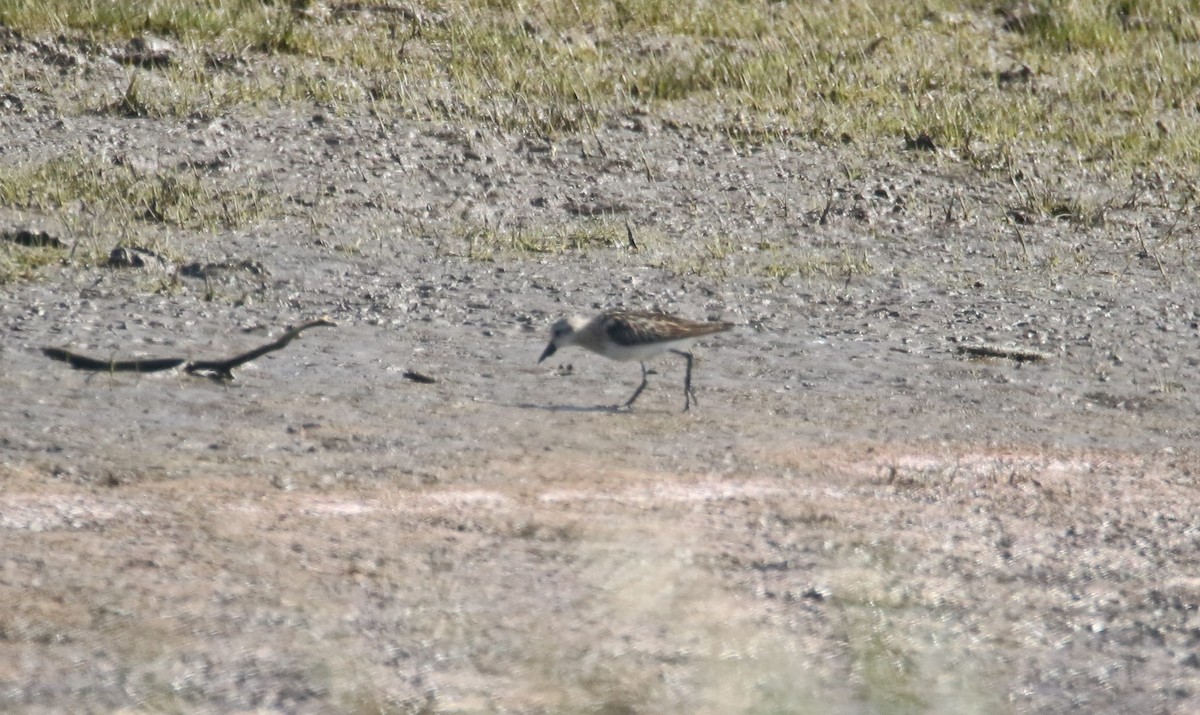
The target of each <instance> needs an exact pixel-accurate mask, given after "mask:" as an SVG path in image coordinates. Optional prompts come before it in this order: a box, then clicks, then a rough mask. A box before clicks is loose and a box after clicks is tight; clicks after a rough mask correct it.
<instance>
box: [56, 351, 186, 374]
mask: <svg viewBox="0 0 1200 715" xmlns="http://www.w3.org/2000/svg"><path fill="white" fill-rule="evenodd" d="M42 354H43V355H45V356H46V357H48V358H50V359H51V360H59V361H61V362H65V363H67V364H68V365H70V366H71V367H73V368H75V369H76V370H93V371H95V372H161V371H163V370H170V369H171V368H173V367H179V366H180V365H182V364H183V363H184V362H186V358H155V359H145V360H99V359H97V358H90V357H88V356H86V355H79V354H77V353H73V352H71V351H70V350H64V349H63V348H42Z"/></svg>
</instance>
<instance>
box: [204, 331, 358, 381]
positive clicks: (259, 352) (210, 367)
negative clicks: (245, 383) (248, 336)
mask: <svg viewBox="0 0 1200 715" xmlns="http://www.w3.org/2000/svg"><path fill="white" fill-rule="evenodd" d="M322 325H327V326H336V325H337V323H335V322H333V321H332V320H330V319H328V318H318V319H316V320H310V321H308V322H306V323H301V324H300V325H297V326H296V327H294V328H291V329H289V330H288V331H287V332H286V333H284V334H283V335H281V336H280V337H279V339H278V340H276V341H275V342H272V343H267V344H266V345H263V346H261V347H257V348H254V349H253V350H250V351H249V352H244V353H242V354H241V355H235V356H234V357H231V358H229V359H228V360H193V361H191V362H189V363H188V364H187V365H185V366H184V368H183V369H184V370H185V371H187V373H188V374H189V375H196V374H200V375H205V376H206V377H211V378H213V379H214V380H232V379H233V369H234V368H235V367H240V366H242V365H245V364H246V363H248V362H250V361H251V360H255V359H258V358H260V357H262V356H263V355H266V354H267V353H269V352H274V351H276V350H279V349H281V348H283V347H284V346H286V345H287V344H288V343H290V342H292V340H294V339H296V338H297V337H298V336H299V335H300V333H302V332H304V331H305V330H308V329H309V328H315V327H318V326H322Z"/></svg>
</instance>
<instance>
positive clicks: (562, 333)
mask: <svg viewBox="0 0 1200 715" xmlns="http://www.w3.org/2000/svg"><path fill="white" fill-rule="evenodd" d="M732 327H733V323H701V322H697V321H695V320H686V319H684V318H677V317H675V316H673V315H667V314H666V313H636V312H626V311H606V312H604V313H601V314H600V315H597V316H596V317H594V318H580V317H575V318H563V319H561V320H559V321H558V322H556V323H555V324H554V326H553V327H552V328H550V344H549V345H547V346H546V349H545V351H543V352H542V356H541V357H540V358H538V362H541V361H543V360H545V359H546V358H548V357H550V356H551V355H553V354H554V353H555V352H556V351H557V350H558V349H559V348H565V347H568V346H571V345H578V346H579V347H581V348H587V349H588V350H591V351H592V352H594V353H599V354H601V355H603V356H604V357H606V358H611V359H613V360H621V361H625V360H637V361H638V362H639V363H640V364H641V366H642V384H640V385H638V388H637V389H636V390H634V392H633V396H632V397H630V398H629V399H628V400H626V401H625V404H624V405H622V407H629V406H630V405H632V404H633V401H634V400H636V399H637V398H638V395H641V394H642V390H644V389H646V363H645V361H646V360H649V359H650V358H652V357H655V356H657V355H661V354H663V353H666V352H671V353H675V354H676V355H682V356H683V357H685V358H687V375H686V376H685V377H684V378H683V411H684V412H687V410H688V408H690V407H691V406H692V403H693V402H696V393H694V392H692V353H691V350H690V348H691V346H692V343H693V342H695V341H696V340H697V339H699V338H702V337H704V336H705V335H712V334H714V333H723V332H725V331H726V330H729V329H730V328H732Z"/></svg>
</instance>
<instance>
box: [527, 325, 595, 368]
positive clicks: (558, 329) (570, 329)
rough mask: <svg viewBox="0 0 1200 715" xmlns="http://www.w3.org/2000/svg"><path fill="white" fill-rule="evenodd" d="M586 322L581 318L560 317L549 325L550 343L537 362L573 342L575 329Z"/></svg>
mask: <svg viewBox="0 0 1200 715" xmlns="http://www.w3.org/2000/svg"><path fill="white" fill-rule="evenodd" d="M586 322H587V321H586V320H583V319H582V318H561V319H559V320H558V321H556V322H555V323H554V325H552V326H550V344H549V345H547V346H546V349H545V350H543V351H542V356H541V357H540V358H538V362H541V361H543V360H545V359H546V358H548V357H550V356H551V355H553V354H554V353H556V352H558V349H559V348H565V347H567V346H568V345H570V344H571V343H573V342H575V331H576V330H578V329H579V328H581V327H582V326H583V324H584V323H586Z"/></svg>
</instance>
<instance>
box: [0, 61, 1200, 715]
mask: <svg viewBox="0 0 1200 715" xmlns="http://www.w3.org/2000/svg"><path fill="white" fill-rule="evenodd" d="M98 83H99V84H100V85H103V82H102V81H101V80H100V79H98ZM110 85H111V86H107V87H105V86H100V87H99V89H98V91H110V92H112V93H114V96H120V95H119V92H120V91H121V88H122V82H121V78H120V77H119V76H114V77H112V78H111V81H110ZM12 91H13V92H15V93H18V94H20V95H21V96H22V98H23V100H22V102H21V103H20V107H19V109H18V110H13V109H9V110H6V111H7V112H8V113H6V114H2V115H0V133H2V135H3V136H4V137H6V139H5V142H4V143H5V145H6V146H5V151H4V153H3V155H0V161H2V162H5V163H7V164H18V163H25V162H30V161H39V160H44V159H45V158H48V157H53V156H60V155H63V154H69V153H70V152H75V151H79V152H83V153H84V154H85V155H88V156H103V157H110V158H111V159H112V160H113V161H114V162H134V163H135V164H137V165H144V166H147V167H150V168H151V169H153V168H155V167H171V166H179V165H181V164H182V163H183V162H192V163H191V164H188V166H204V167H207V168H206V169H205V171H206V172H208V173H207V174H206V177H207V180H211V181H212V182H214V183H224V184H226V185H230V186H240V185H246V186H250V185H254V186H258V187H269V188H270V191H271V193H272V195H273V196H274V197H275V198H276V199H277V200H278V203H279V208H278V210H277V211H276V213H275V214H274V215H272V216H271V217H270V218H269V219H267V220H265V221H264V222H263V223H262V224H261V225H256V226H254V227H253V228H250V229H244V230H242V229H239V230H221V229H214V230H212V231H180V230H174V229H171V228H170V227H164V226H161V225H155V224H149V223H148V224H146V225H144V226H142V225H138V226H132V227H124V228H123V229H122V230H123V231H127V233H121V232H120V231H118V230H117V229H116V227H112V226H108V225H106V224H104V223H103V221H102V217H99V218H97V217H91V218H89V217H88V216H89V214H87V212H86V211H85V210H83V209H81V208H80V207H67V208H66V209H64V211H63V212H62V213H61V214H53V215H42V214H24V213H19V212H15V211H11V210H8V211H0V219H2V220H3V221H4V222H5V224H6V225H4V226H3V228H5V229H6V230H7V229H10V228H11V229H17V228H22V227H28V228H30V229H32V230H37V231H41V230H45V231H47V232H48V233H49V234H51V235H53V236H56V237H58V238H60V239H61V240H62V241H63V242H64V243H65V244H66V245H68V246H69V245H72V244H74V243H75V242H76V241H92V242H94V243H95V244H96V245H95V246H94V248H97V249H102V250H103V251H105V252H106V251H107V249H108V248H110V247H113V246H116V245H117V244H118V242H120V241H122V240H126V241H130V242H137V243H141V244H143V245H154V246H158V247H162V248H163V249H164V250H163V253H164V254H165V255H166V256H167V258H168V260H170V261H174V262H175V263H176V264H185V263H188V262H193V261H199V262H201V263H217V264H221V265H222V266H224V268H223V270H219V271H214V272H213V275H212V276H210V278H209V280H208V281H207V282H205V280H203V279H202V278H195V277H189V276H187V275H182V276H172V275H171V273H170V270H171V269H170V268H168V269H167V271H166V272H164V271H163V270H162V269H161V268H154V267H149V268H143V269H115V268H101V267H92V266H89V265H85V264H84V263H83V262H81V261H77V260H66V261H64V262H63V263H62V264H61V265H57V264H56V265H54V266H52V267H50V268H48V269H46V270H44V271H43V272H42V274H41V275H40V276H39V277H38V278H36V279H35V280H28V281H18V282H13V283H9V284H7V285H4V286H0V335H2V336H3V337H2V339H0V395H3V399H2V400H0V460H2V466H0V533H2V534H3V544H4V548H3V554H0V603H4V604H6V605H5V606H4V608H2V609H0V709H3V710H14V711H15V710H20V711H25V712H84V711H95V712H100V711H111V710H121V709H125V710H143V711H155V712H214V711H238V710H256V709H259V710H273V711H281V712H304V713H308V712H437V713H477V712H522V713H532V712H546V713H550V712H555V713H557V712H596V713H608V714H614V713H734V712H747V713H749V712H754V713H765V712H780V713H782V712H788V713H792V712H812V713H829V712H848V713H851V712H887V713H894V712H927V711H940V712H997V713H1005V712H1066V711H1075V712H1089V713H1126V712H1141V713H1184V712H1189V711H1191V710H1192V709H1193V708H1194V707H1195V702H1196V699H1197V698H1198V697H1200V613H1198V608H1200V517H1198V516H1197V514H1200V509H1198V508H1197V507H1198V506H1200V498H1198V497H1197V489H1196V486H1197V485H1196V478H1195V476H1194V475H1195V470H1196V469H1197V467H1198V466H1200V462H1197V458H1196V455H1195V452H1194V450H1193V449H1192V445H1193V444H1194V443H1195V440H1196V437H1197V421H1196V419H1195V415H1196V410H1197V406H1198V404H1197V403H1198V398H1197V395H1198V393H1197V392H1194V391H1192V389H1191V386H1192V385H1194V384H1197V377H1198V374H1197V373H1198V371H1200V368H1198V366H1200V360H1197V352H1196V340H1197V337H1198V336H1197V332H1198V313H1197V308H1196V306H1197V305H1198V304H1200V300H1198V298H1200V292H1198V290H1197V287H1196V286H1197V282H1196V281H1195V279H1194V278H1195V272H1194V267H1193V265H1192V263H1191V261H1192V257H1191V255H1190V253H1189V251H1188V246H1189V245H1190V244H1186V241H1187V240H1190V239H1188V238H1187V237H1189V236H1191V235H1192V234H1194V233H1195V231H1194V228H1195V215H1194V214H1189V213H1186V212H1184V213H1181V212H1179V211H1178V208H1177V207H1178V206H1179V204H1180V200H1179V198H1178V196H1177V195H1176V193H1175V192H1176V191H1177V190H1178V187H1174V186H1171V185H1168V184H1163V183H1162V182H1157V183H1156V180H1154V179H1153V178H1146V179H1138V180H1136V181H1134V183H1133V185H1113V184H1112V183H1111V182H1109V181H1108V180H1107V179H1106V178H1105V177H1103V176H1097V175H1094V174H1098V173H1100V172H1091V171H1090V170H1088V169H1087V168H1086V165H1083V166H1084V168H1082V169H1081V168H1078V167H1075V168H1071V169H1069V170H1068V169H1060V168H1052V167H1047V166H1042V165H1039V164H1036V163H1033V162H1032V160H1031V163H1030V165H1029V166H1027V167H1023V171H1024V173H1023V177H1024V178H1023V181H1025V182H1026V184H1024V185H1016V186H1014V185H1013V184H1012V183H1011V182H1010V181H1009V180H1008V177H1007V176H1005V177H998V176H993V175H991V174H988V173H979V172H975V171H973V170H970V169H967V168H964V167H963V164H962V163H961V162H960V161H959V160H958V159H957V158H956V157H954V156H952V155H948V154H944V153H943V154H936V153H933V154H931V153H921V152H912V151H906V150H905V148H904V145H903V142H902V141H900V140H898V141H896V142H895V144H894V145H883V146H879V147H871V148H870V149H869V151H868V149H867V148H864V147H859V146H849V147H842V148H831V147H825V146H818V145H816V144H814V143H811V142H807V141H803V140H799V139H797V140H792V141H777V142H771V143H765V144H744V143H734V142H731V141H728V140H725V139H722V138H720V137H714V136H713V133H712V132H710V131H708V130H705V129H703V128H700V127H701V125H702V124H703V122H700V121H697V120H695V119H694V118H686V117H685V118H683V121H680V119H679V118H674V119H672V120H671V121H667V120H666V119H664V118H662V117H653V116H630V117H626V118H623V119H621V120H620V121H616V122H613V123H612V124H610V125H609V126H605V127H602V128H601V129H600V130H599V131H598V132H597V134H596V135H594V136H588V137H585V138H574V137H562V138H557V139H555V140H553V141H541V140H539V141H533V140H530V139H528V138H523V137H519V136H507V135H497V134H495V133H493V132H491V131H489V130H487V129H484V128H477V127H465V126H450V125H437V126H435V125H428V124H419V123H413V122H409V121H406V120H403V119H401V118H391V117H383V118H378V117H368V116H353V115H350V116H340V115H338V114H336V113H331V112H327V111H326V110H324V109H322V108H316V107H314V108H309V109H303V110H302V109H279V110H272V109H256V110H247V111H246V112H245V113H243V114H241V115H239V116H230V117H222V118H220V119H217V120H170V119H161V120H151V119H126V118H119V117H111V116H97V115H85V116H58V115H57V114H56V112H55V111H54V109H53V105H52V104H51V102H50V100H48V99H44V98H43V99H39V98H40V97H41V95H39V94H38V93H37V92H36V91H34V89H33V88H29V87H16V88H14V89H13V90H12ZM13 106H15V105H13ZM1035 184H1036V185H1037V186H1054V187H1056V190H1059V191H1061V192H1063V193H1064V194H1068V195H1074V196H1081V197H1084V198H1085V199H1087V201H1089V202H1091V203H1092V204H1094V205H1102V206H1105V207H1107V208H1106V209H1105V211H1104V213H1103V216H1102V217H1101V218H1100V219H1099V220H1096V221H1093V222H1091V223H1080V222H1078V221H1074V222H1073V221H1070V220H1064V219H1057V218H1054V217H1050V216H1040V217H1039V216H1036V215H1032V216H1031V215H1025V213H1019V212H1018V213H1019V216H1017V217H1014V216H1015V214H1014V207H1019V206H1020V205H1021V200H1022V198H1021V197H1022V194H1021V192H1022V190H1027V189H1028V188H1029V186H1032V185H1035ZM1023 187H1024V188H1023ZM1127 195H1136V197H1137V199H1136V200H1135V201H1124V200H1123V199H1122V198H1121V197H1125V196H1127ZM594 212H595V213H600V214H602V215H603V217H602V218H601V219H594V218H587V217H586V216H583V215H581V214H587V213H594ZM1018 218H1019V220H1020V222H1019V223H1018V222H1017V221H1018ZM625 219H628V220H629V222H630V224H631V225H632V226H633V228H634V231H635V236H636V237H637V239H638V242H639V244H640V247H641V250H639V251H636V252H635V251H631V250H629V249H628V247H627V246H625V245H623V237H622V240H620V241H616V242H614V243H613V245H609V246H599V247H596V246H593V247H587V248H583V249H577V250H565V251H561V252H550V253H531V252H529V251H528V250H523V249H522V248H521V247H519V246H515V245H514V246H508V247H504V246H501V247H500V248H499V249H498V250H492V248H490V247H486V246H485V247H483V248H485V249H487V250H486V255H481V247H480V245H478V241H477V243H476V245H475V246H472V245H471V236H472V235H475V236H476V237H479V236H494V235H498V236H499V237H500V239H501V241H505V240H512V238H513V237H514V236H520V235H540V234H539V232H540V233H541V234H546V235H551V236H553V235H561V234H562V233H563V232H564V231H567V230H569V229H572V228H578V227H579V226H581V225H582V226H585V227H586V226H588V225H591V224H592V222H595V221H597V220H599V221H601V222H602V224H603V222H604V221H607V222H610V223H613V224H616V225H621V224H622V223H623V222H624V220H625ZM605 225H606V224H605ZM89 227H91V228H90V229H89ZM485 230H490V231H491V233H487V232H486V231H485ZM89 231H90V232H89ZM556 232H557V233H556ZM617 233H620V232H617ZM506 237H507V238H506ZM489 240H490V239H489ZM65 255H66V254H65V252H64V257H65ZM251 267H261V268H262V271H259V270H257V268H256V269H255V270H251ZM617 306H622V307H628V308H638V309H645V308H660V309H665V310H669V311H671V312H675V313H678V314H680V315H684V316H687V317H692V318H699V319H704V318H709V317H711V318H719V319H723V320H730V321H734V322H737V323H738V324H739V328H738V329H737V330H736V331H735V332H733V333H729V334H726V335H724V336H719V337H716V338H714V339H712V340H710V341H708V343H707V344H705V345H704V346H702V347H701V349H700V350H699V351H698V354H699V355H700V357H701V360H700V361H699V363H698V367H697V372H696V388H697V393H698V396H699V399H700V404H699V407H698V408H696V409H693V410H692V411H691V412H688V413H687V414H681V413H680V408H681V407H682V403H683V395H682V365H681V364H680V363H681V361H679V360H678V359H675V358H672V359H662V360H660V361H658V362H656V363H655V364H654V367H655V368H656V370H657V373H658V374H656V375H652V376H651V384H650V388H649V389H648V390H647V391H646V393H644V394H643V396H642V397H641V399H640V401H639V402H638V404H637V405H636V409H634V410H632V411H612V410H609V409H606V406H608V405H612V404H616V403H618V402H620V401H622V400H623V399H624V398H625V397H627V396H628V394H629V393H630V392H631V391H632V389H633V388H634V387H635V386H636V384H637V380H638V378H639V372H638V369H637V366H636V365H635V364H619V363H611V362H608V361H605V360H603V359H602V358H600V357H597V356H594V355H590V354H587V353H582V352H565V353H560V354H559V355H556V356H555V357H554V359H552V360H550V361H548V362H547V363H545V364H543V365H540V366H539V365H536V364H535V360H536V358H537V356H538V354H539V352H540V350H541V348H542V347H543V346H544V344H545V340H546V337H547V335H546V330H547V329H548V326H549V324H550V323H551V322H552V321H553V319H554V318H556V317H559V316H560V315H562V314H564V313H574V312H579V313H585V314H586V313H589V312H592V311H594V310H596V309H597V308H598V307H617ZM320 315H329V316H331V317H332V318H334V319H335V320H337V321H338V322H339V327H338V328H335V329H321V330H313V331H311V332H308V333H305V335H304V336H303V337H301V338H300V339H298V340H297V341H295V342H293V343H292V344H291V345H289V346H288V347H287V348H286V349H284V350H282V351H280V352H277V353H272V354H271V355H269V356H265V357H263V358H261V359H259V360H257V361H255V362H254V363H251V364H250V365H248V366H246V367H244V368H243V369H242V370H241V371H240V372H238V379H237V380H236V381H235V382H233V383H232V384H223V383H218V382H213V381H210V380H205V379H202V378H197V377H192V376H188V375H186V374H183V373H181V372H174V371H173V372H168V373H162V374H155V375H135V374H127V373H115V374H89V373H85V372H79V371H73V370H71V369H70V368H68V367H67V366H66V365H64V364H61V363H55V362H51V361H49V360H47V359H46V358H45V357H43V356H42V354H41V353H40V348H41V347H43V346H60V347H67V348H69V349H71V350H75V351H78V352H83V353H87V354H92V355H98V356H100V357H105V358H107V357H110V356H115V357H139V356H145V357H163V356H168V357H169V356H174V355H179V356H186V357H201V358H213V357H222V356H228V355H232V354H235V353H237V352H240V351H242V350H245V349H248V348H250V347H253V346H254V345H257V344H261V343H265V342H268V341H269V340H270V339H271V337H272V336H277V335H279V334H280V332H281V331H282V329H283V327H284V326H285V325H287V324H289V323H297V322H300V321H302V320H305V319H308V318H311V317H314V316H320ZM963 345H1002V346H1003V345H1007V346H1012V347H1014V348H1016V349H1019V350H1026V351H1036V352H1037V353H1038V354H1044V356H1045V359H1043V360H1039V361H1030V362H1018V361H1014V360H1008V359H1004V358H992V359H982V360H981V359H972V358H971V357H970V356H969V355H965V354H963V353H961V352H960V351H959V350H958V348H959V347H961V346H963ZM406 370H415V371H418V372H420V373H422V374H425V375H428V376H431V377H433V378H435V379H436V380H437V382H435V383H433V384H421V383H418V382H414V381H411V380H408V379H405V377H404V375H403V374H404V372H405V371H406Z"/></svg>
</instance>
